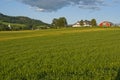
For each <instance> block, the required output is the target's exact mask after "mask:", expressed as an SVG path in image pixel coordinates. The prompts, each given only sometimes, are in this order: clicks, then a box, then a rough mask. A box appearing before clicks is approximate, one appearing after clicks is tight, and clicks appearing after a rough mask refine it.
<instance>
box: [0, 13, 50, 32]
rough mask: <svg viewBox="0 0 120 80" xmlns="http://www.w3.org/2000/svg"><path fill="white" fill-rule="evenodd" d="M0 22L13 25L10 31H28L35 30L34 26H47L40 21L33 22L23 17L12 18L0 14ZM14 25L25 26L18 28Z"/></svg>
mask: <svg viewBox="0 0 120 80" xmlns="http://www.w3.org/2000/svg"><path fill="white" fill-rule="evenodd" d="M0 22H3V23H9V24H15V25H14V26H13V28H12V30H26V29H28V30H30V29H36V28H37V27H36V26H42V25H46V26H48V24H46V23H44V22H42V21H40V20H34V19H30V18H28V17H23V16H19V17H12V16H6V15H3V14H0ZM16 24H21V25H25V26H18V25H16Z"/></svg>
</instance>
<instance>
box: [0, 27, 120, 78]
mask: <svg viewBox="0 0 120 80" xmlns="http://www.w3.org/2000/svg"><path fill="white" fill-rule="evenodd" d="M0 80H120V28H68V29H48V30H38V31H37V30H36V31H9V32H8V31H2V32H0Z"/></svg>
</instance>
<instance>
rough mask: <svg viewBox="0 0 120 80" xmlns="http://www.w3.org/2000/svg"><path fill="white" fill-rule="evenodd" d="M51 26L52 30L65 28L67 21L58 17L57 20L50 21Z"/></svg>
mask: <svg viewBox="0 0 120 80" xmlns="http://www.w3.org/2000/svg"><path fill="white" fill-rule="evenodd" d="M52 26H53V27H54V28H61V27H66V26H67V20H66V18H65V17H60V18H59V19H56V18H54V19H53V21H52Z"/></svg>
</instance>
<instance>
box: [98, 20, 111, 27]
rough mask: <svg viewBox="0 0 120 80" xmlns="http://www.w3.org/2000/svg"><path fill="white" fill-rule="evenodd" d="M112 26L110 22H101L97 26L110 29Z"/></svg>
mask: <svg viewBox="0 0 120 80" xmlns="http://www.w3.org/2000/svg"><path fill="white" fill-rule="evenodd" d="M112 25H113V24H112V23H111V22H108V21H104V22H101V23H100V24H99V26H100V27H111V26H112Z"/></svg>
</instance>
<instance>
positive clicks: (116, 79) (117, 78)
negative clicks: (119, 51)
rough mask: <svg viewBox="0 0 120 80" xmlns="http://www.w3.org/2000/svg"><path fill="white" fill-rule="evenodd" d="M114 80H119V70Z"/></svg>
mask: <svg viewBox="0 0 120 80" xmlns="http://www.w3.org/2000/svg"><path fill="white" fill-rule="evenodd" d="M115 80H120V69H119V70H118V73H117V76H116V78H115Z"/></svg>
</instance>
